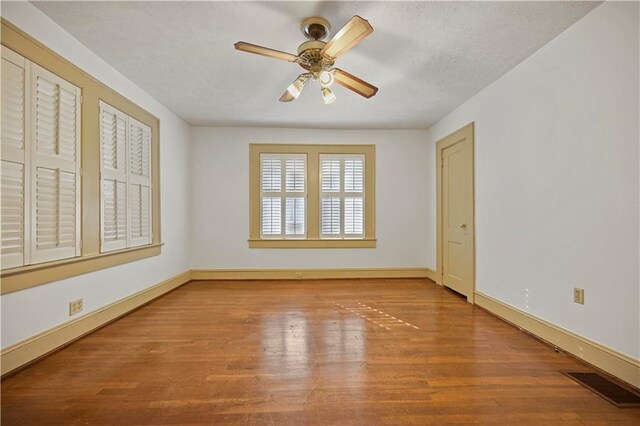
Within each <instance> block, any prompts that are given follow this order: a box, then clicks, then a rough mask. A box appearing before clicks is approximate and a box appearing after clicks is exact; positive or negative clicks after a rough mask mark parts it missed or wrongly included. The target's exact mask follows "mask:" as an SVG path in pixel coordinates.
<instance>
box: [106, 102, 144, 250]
mask: <svg viewBox="0 0 640 426" xmlns="http://www.w3.org/2000/svg"><path fill="white" fill-rule="evenodd" d="M150 174H151V129H150V128H149V126H146V125H145V124H143V123H140V122H139V121H137V120H135V119H134V118H132V117H129V116H128V115H126V114H125V113H123V112H122V111H119V110H117V109H115V108H113V107H112V106H110V105H109V104H107V103H105V102H103V101H100V176H101V181H102V185H101V190H102V192H101V195H100V206H101V218H102V220H101V230H102V232H101V238H102V241H101V251H102V252H107V251H111V250H118V249H123V248H126V247H135V246H140V245H145V244H151V234H152V233H151V175H150Z"/></svg>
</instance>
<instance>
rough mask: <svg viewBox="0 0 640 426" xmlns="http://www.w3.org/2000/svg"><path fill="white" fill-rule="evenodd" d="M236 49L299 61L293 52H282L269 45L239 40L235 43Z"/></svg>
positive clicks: (284, 59)
mask: <svg viewBox="0 0 640 426" xmlns="http://www.w3.org/2000/svg"><path fill="white" fill-rule="evenodd" d="M234 46H235V47H236V49H238V50H242V51H243V52H249V53H255V54H256V55H262V56H268V57H270V58H276V59H282V60H283V61H288V62H297V61H298V60H299V58H298V57H297V56H296V55H292V54H291V53H287V52H281V51H279V50H274V49H269V48H268V47H263V46H258V45H257V44H251V43H245V42H244V41H239V42H237V43H236V44H234Z"/></svg>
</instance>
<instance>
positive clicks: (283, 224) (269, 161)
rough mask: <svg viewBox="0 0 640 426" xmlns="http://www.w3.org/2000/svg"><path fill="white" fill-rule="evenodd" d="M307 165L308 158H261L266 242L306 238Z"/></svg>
mask: <svg viewBox="0 0 640 426" xmlns="http://www.w3.org/2000/svg"><path fill="white" fill-rule="evenodd" d="M306 164H307V158H306V155H304V154H288V155H287V154H280V155H276V154H262V155H261V156H260V169H261V173H260V176H261V183H260V186H261V194H260V206H261V207H260V208H261V213H260V215H261V231H260V235H261V236H262V238H281V239H288V238H305V236H306V234H307V229H306V226H305V222H306V213H305V212H306V205H307V190H306V188H307V183H306V181H307V176H306V169H307V166H306ZM283 182H284V184H283ZM283 212H284V214H283Z"/></svg>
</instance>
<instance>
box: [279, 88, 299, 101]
mask: <svg viewBox="0 0 640 426" xmlns="http://www.w3.org/2000/svg"><path fill="white" fill-rule="evenodd" d="M295 100H296V98H294V97H293V95H292V94H291V93H289V91H288V90H285V91H284V93H283V94H282V96H280V102H291V101H295Z"/></svg>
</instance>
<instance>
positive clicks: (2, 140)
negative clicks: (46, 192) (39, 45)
mask: <svg viewBox="0 0 640 426" xmlns="http://www.w3.org/2000/svg"><path fill="white" fill-rule="evenodd" d="M28 74H29V69H28V64H27V61H26V60H25V58H23V57H22V56H20V55H18V54H17V53H15V52H14V51H12V50H9V49H7V48H6V47H4V46H2V65H1V68H0V75H1V76H2V81H1V86H2V87H1V96H2V100H1V102H0V104H1V106H2V107H1V113H0V115H1V120H0V152H1V154H0V158H1V160H0V191H1V197H0V203H2V204H1V207H0V214H1V217H2V221H1V222H2V229H1V232H0V234H1V235H0V256H1V267H2V269H8V268H15V267H18V266H22V265H24V264H25V263H26V262H27V257H28V249H29V248H28V247H26V245H25V241H27V238H26V234H27V231H28V224H27V221H26V220H25V218H26V215H25V202H26V194H27V185H26V179H27V176H28V175H27V170H26V168H25V163H26V155H27V152H26V149H25V147H26V141H27V139H26V135H27V131H28V125H27V122H28V119H29V115H28V113H27V107H28V101H29V99H28V96H27V95H28V91H29V86H28V84H27V82H28Z"/></svg>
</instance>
